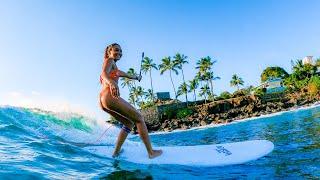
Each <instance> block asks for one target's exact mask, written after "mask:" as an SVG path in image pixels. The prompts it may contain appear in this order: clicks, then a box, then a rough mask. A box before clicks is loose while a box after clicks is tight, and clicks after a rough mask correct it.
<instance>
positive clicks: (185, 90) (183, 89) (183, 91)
mask: <svg viewBox="0 0 320 180" xmlns="http://www.w3.org/2000/svg"><path fill="white" fill-rule="evenodd" d="M177 94H178V95H177V97H179V96H180V95H183V94H185V96H186V102H187V105H188V97H187V94H188V85H187V83H182V84H181V85H180V86H179V87H178V92H177Z"/></svg>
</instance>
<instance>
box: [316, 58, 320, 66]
mask: <svg viewBox="0 0 320 180" xmlns="http://www.w3.org/2000/svg"><path fill="white" fill-rule="evenodd" d="M316 66H317V67H318V68H320V58H318V59H317V60H316Z"/></svg>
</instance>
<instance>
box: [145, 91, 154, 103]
mask: <svg viewBox="0 0 320 180" xmlns="http://www.w3.org/2000/svg"><path fill="white" fill-rule="evenodd" d="M145 96H146V99H147V100H149V101H151V102H153V92H152V90H151V89H148V90H147V92H146V94H145Z"/></svg>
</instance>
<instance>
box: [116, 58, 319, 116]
mask: <svg viewBox="0 0 320 180" xmlns="http://www.w3.org/2000/svg"><path fill="white" fill-rule="evenodd" d="M187 58H188V57H187V56H185V55H183V54H180V53H177V54H175V55H174V56H173V58H171V57H170V56H167V57H164V58H163V59H162V60H161V64H159V65H156V64H155V63H154V62H153V59H151V58H149V57H145V58H144V59H143V61H142V69H141V70H142V72H144V74H145V75H146V74H147V73H148V75H149V78H150V89H146V90H145V89H144V88H143V87H141V86H137V85H136V81H134V80H131V79H128V78H121V80H122V83H121V85H122V87H128V90H129V92H130V94H129V102H130V103H131V104H133V105H134V106H138V107H140V108H141V109H145V108H149V107H152V106H155V105H156V102H155V95H154V88H153V80H152V70H155V71H160V75H163V74H164V73H165V72H169V73H168V74H169V77H170V81H171V84H172V87H173V91H174V96H175V99H176V100H177V98H178V97H179V96H185V101H186V102H187V103H188V93H192V94H193V101H197V96H198V97H200V98H202V99H203V100H204V103H207V102H208V101H209V102H212V101H214V100H224V99H229V98H235V97H240V96H247V95H251V94H252V93H253V94H254V95H255V96H260V97H263V96H264V95H265V94H266V88H264V87H260V86H258V87H253V86H249V87H247V88H242V89H240V87H241V86H243V85H244V81H243V79H242V78H241V77H239V76H238V75H237V74H233V75H232V78H231V80H230V86H232V87H236V91H235V92H233V93H229V92H227V91H225V92H222V93H221V94H220V95H219V96H216V95H215V94H214V81H216V80H220V79H221V78H220V77H219V76H216V75H215V73H214V72H213V66H214V64H215V63H216V62H217V61H216V60H212V59H211V57H209V56H207V57H203V58H200V59H199V60H198V61H197V62H196V67H195V69H196V70H197V71H196V74H195V76H194V78H193V79H191V80H186V79H185V74H184V71H183V65H184V64H187V63H188V61H187ZM291 63H292V72H291V74H289V73H288V72H287V71H285V70H284V69H283V68H281V67H279V66H271V67H267V68H266V69H264V70H263V72H262V73H261V76H260V79H261V82H262V83H263V82H266V81H267V80H268V79H274V78H281V79H283V85H284V86H285V87H286V91H285V92H286V93H293V92H308V94H309V95H311V96H315V95H318V94H319V92H320V90H319V84H320V83H319V81H320V80H319V74H317V69H319V68H320V58H318V59H317V60H316V61H315V64H314V65H312V64H303V62H302V60H300V59H298V60H296V61H291ZM179 71H181V75H182V76H181V84H178V85H177V84H175V83H174V82H173V78H174V77H173V75H172V72H174V73H175V74H176V75H179ZM128 74H131V75H133V74H136V72H135V71H134V69H133V68H130V69H129V71H128ZM176 87H177V89H176ZM187 106H189V105H188V104H187ZM181 111H182V112H180V113H179V115H177V112H171V111H170V110H169V109H168V110H166V112H165V114H166V116H167V117H169V118H173V117H176V116H179V117H182V116H184V115H185V114H187V112H191V111H188V110H181Z"/></svg>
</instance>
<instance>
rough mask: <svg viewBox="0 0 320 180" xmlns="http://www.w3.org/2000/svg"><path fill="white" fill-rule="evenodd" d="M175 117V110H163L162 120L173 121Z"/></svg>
mask: <svg viewBox="0 0 320 180" xmlns="http://www.w3.org/2000/svg"><path fill="white" fill-rule="evenodd" d="M176 115H177V113H176V110H175V109H173V108H169V107H168V108H165V109H164V111H163V116H164V117H163V118H164V119H173V118H175V117H176Z"/></svg>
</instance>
